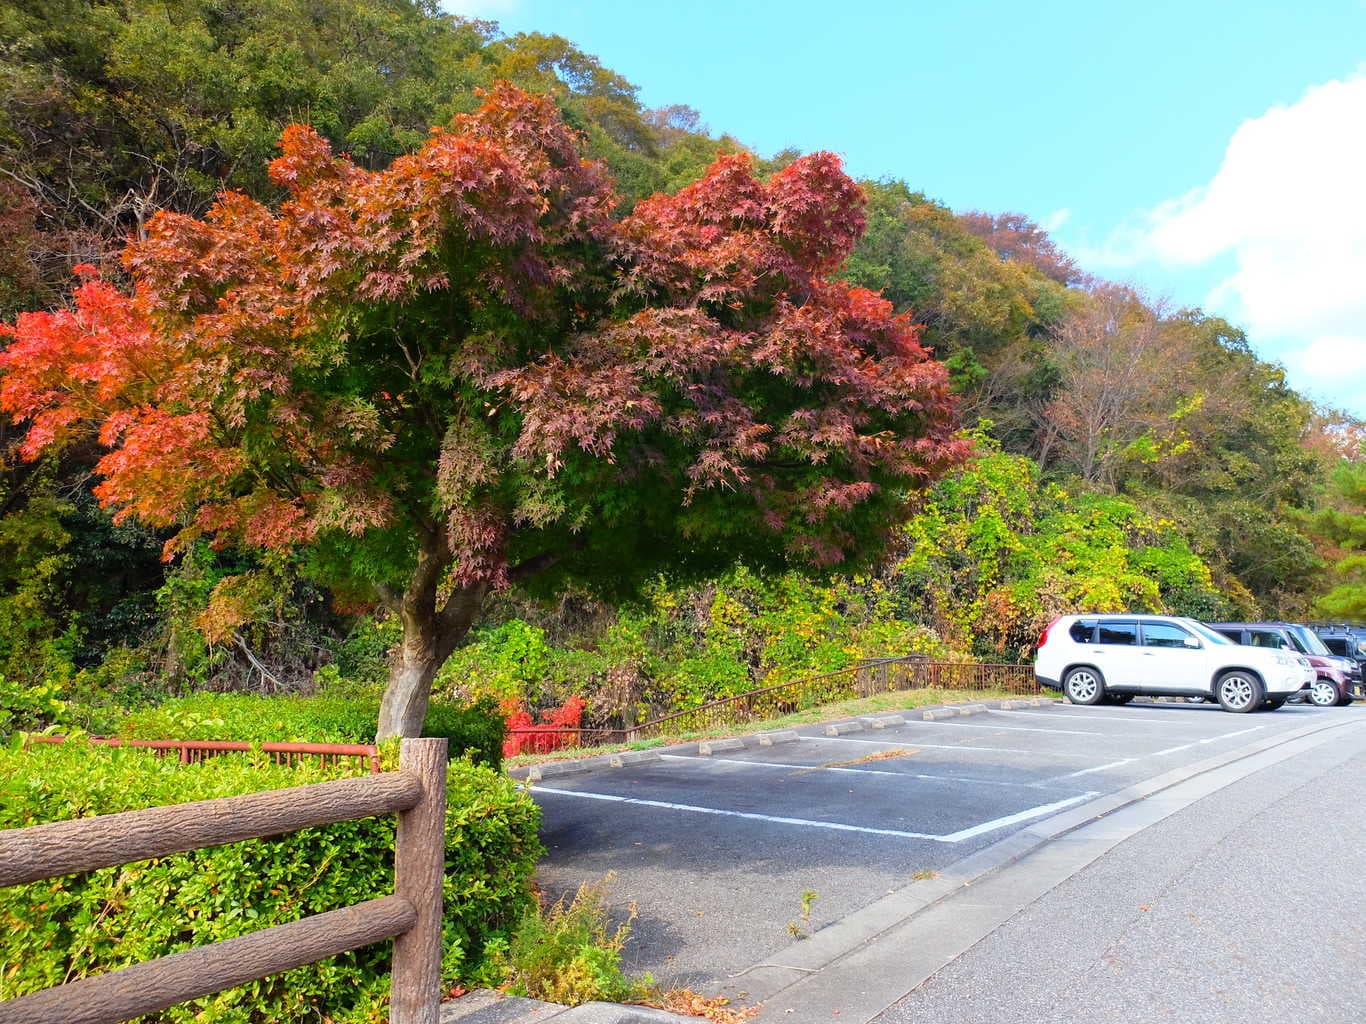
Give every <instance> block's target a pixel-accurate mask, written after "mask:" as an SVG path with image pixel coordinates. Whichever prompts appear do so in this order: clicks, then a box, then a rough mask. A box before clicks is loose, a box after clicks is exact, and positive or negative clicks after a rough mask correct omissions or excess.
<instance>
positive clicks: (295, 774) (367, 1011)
mask: <svg viewBox="0 0 1366 1024" xmlns="http://www.w3.org/2000/svg"><path fill="white" fill-rule="evenodd" d="M351 771H352V772H353V771H354V769H351ZM347 773H348V772H347V770H346V769H345V768H337V767H323V766H320V765H309V764H305V765H302V766H299V767H295V768H290V767H284V766H280V765H276V764H273V763H271V762H270V760H269V759H268V758H266V757H263V756H261V755H252V754H240V755H237V754H234V755H228V756H223V757H217V758H214V759H213V760H212V761H210V762H207V763H205V764H203V765H181V764H179V763H178V762H177V761H175V760H173V759H171V758H159V757H156V756H154V755H152V754H150V753H148V752H146V751H143V750H136V749H127V748H122V749H110V748H108V747H92V746H89V745H87V744H84V743H81V742H79V741H74V740H73V741H69V742H68V743H66V744H63V745H61V746H35V747H33V748H32V749H30V750H28V751H24V750H20V749H9V750H3V751H0V829H5V828H20V827H24V826H28V825H33V824H38V823H42V822H47V821H57V820H63V819H69V818H77V817H83V816H87V815H94V814H108V813H113V812H116V811H125V810H132V809H136V808H141V807H150V806H153V805H156V804H172V803H181V802H185V801H190V800H206V799H211V798H214V797H220V796H231V795H236V794H241V793H248V792H254V791H258V790H264V789H276V788H284V787H288V786H297V785H303V784H305V783H309V782H320V781H324V780H325V779H328V778H335V777H337V776H338V775H341V774H347ZM448 787H449V796H448V807H449V810H448V813H447V820H446V882H445V900H446V904H445V905H446V913H445V927H444V949H445V962H444V969H443V973H444V977H445V978H446V980H447V982H449V983H454V982H456V981H459V980H478V979H479V978H480V977H481V959H482V957H483V953H484V947H485V944H486V943H487V942H488V941H489V940H490V939H495V938H497V939H500V940H501V939H502V938H503V937H504V936H506V935H507V934H508V933H509V931H510V930H511V928H512V927H513V926H514V925H516V923H517V922H518V921H519V920H520V919H521V918H522V917H523V915H524V914H525V913H526V912H527V911H528V910H529V909H530V908H531V907H533V905H534V896H533V894H532V874H533V872H534V869H535V864H536V859H537V857H538V856H539V855H540V854H541V852H542V849H541V846H540V843H539V841H538V839H537V829H538V827H539V823H540V812H539V810H538V809H537V807H536V805H535V804H534V803H533V802H532V800H531V799H530V798H529V797H528V796H526V795H525V794H524V793H521V792H519V791H518V790H516V789H515V788H514V787H513V785H512V783H511V781H510V780H509V779H507V778H506V777H505V776H502V775H500V774H498V773H496V772H493V771H491V770H490V769H488V768H485V767H481V766H478V765H474V764H471V763H470V762H468V761H452V762H451V764H450V768H449V774H448ZM394 828H395V819H394V816H392V815H389V816H386V817H382V818H370V819H365V820H362V821H354V822H343V823H341V824H338V825H332V826H328V827H326V828H314V829H306V830H304V831H301V832H297V833H293V834H290V835H286V836H280V837H277V838H273V839H266V840H254V841H251V842H245V843H236V844H233V845H231V846H223V847H218V848H216V849H212V850H197V851H193V852H191V853H188V854H182V855H178V856H173V857H166V858H162V859H160V860H153V861H144V862H142V863H138V864H131V865H125V866H123V867H117V868H107V869H104V870H101V871H95V872H91V873H88V874H83V875H73V876H68V877H65V878H57V879H51V880H49V881H46V882H35V883H32V884H29V885H24V886H16V887H13V888H8V889H0V935H3V936H4V943H3V949H4V954H3V956H0V999H9V998H13V997H15V996H18V995H22V994H24V993H28V992H33V991H36V990H38V989H42V988H46V987H48V986H51V985H56V984H60V983H61V982H63V981H71V980H75V979H78V978H82V977H86V976H88V975H93V974H99V973H103V972H106V971H109V970H112V969H115V968H118V967H123V966H127V965H129V964H132V963H136V962H139V961H142V960H148V959H151V958H153V957H157V956H164V955H166V954H168V953H173V952H176V951H178V950H182V949H187V948H190V947H192V946H199V945H205V944H207V943H211V942H217V941H220V940H222V939H227V938H232V937H233V936H237V935H241V934H244V933H246V932H249V931H254V930H256V929H260V928H265V927H269V926H271V925H275V924H282V923H285V922H288V921H294V920H297V919H299V918H301V917H305V916H307V915H309V914H316V913H321V912H323V911H326V910H332V909H336V908H337V907H341V906H345V905H348V904H353V903H358V902H360V901H362V900H366V899H371V898H374V897H377V896H383V895H386V894H387V893H389V892H392V891H393V843H394ZM501 945H502V942H501V941H500V942H498V943H495V948H496V947H498V946H501ZM390 950H391V944H390V943H388V942H384V943H378V944H376V945H374V946H370V947H367V948H365V949H362V950H358V951H356V952H353V953H347V954H343V955H341V956H337V957H333V958H332V959H330V960H327V961H324V962H323V963H320V964H313V965H310V966H307V967H301V968H298V969H296V970H292V971H288V972H286V973H284V974H280V975H277V976H275V977H272V978H268V979H266V980H264V981H260V982H257V983H254V984H251V985H246V986H243V987H242V988H239V989H234V990H232V991H229V992H225V993H220V994H218V995H216V996H211V997H209V998H207V999H202V1000H198V1001H196V1002H193V1003H186V1004H184V1005H182V1006H179V1007H173V1008H172V1009H169V1010H166V1011H164V1012H163V1013H160V1014H157V1015H156V1016H154V1017H151V1018H148V1019H149V1020H154V1021H165V1022H171V1021H176V1022H179V1021H199V1022H209V1021H215V1022H216V1021H223V1022H232V1024H248V1022H250V1024H257V1022H266V1021H303V1020H311V1021H317V1020H319V1019H331V1020H333V1021H336V1022H338V1024H341V1022H350V1021H365V1020H376V1019H382V1016H383V1010H384V1005H383V1004H384V1000H385V998H386V996H387V992H388V970H389V957H390Z"/></svg>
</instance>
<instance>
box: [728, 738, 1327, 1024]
mask: <svg viewBox="0 0 1366 1024" xmlns="http://www.w3.org/2000/svg"><path fill="white" fill-rule="evenodd" d="M1350 724H1351V723H1349V722H1342V721H1338V722H1330V723H1328V724H1315V725H1310V726H1306V727H1304V728H1303V729H1297V730H1295V731H1294V732H1290V733H1285V734H1282V735H1280V736H1273V737H1267V738H1265V739H1261V740H1257V741H1254V742H1253V743H1250V744H1247V745H1246V746H1243V747H1240V748H1238V749H1237V750H1233V751H1228V752H1225V753H1222V754H1216V755H1214V756H1212V757H1209V758H1206V759H1205V760H1203V761H1198V762H1196V763H1194V764H1190V765H1186V766H1184V767H1181V768H1175V769H1172V770H1171V771H1168V772H1165V773H1163V774H1162V775H1158V776H1155V777H1153V778H1151V779H1146V780H1144V781H1142V782H1139V783H1135V784H1134V785H1132V786H1128V787H1126V788H1124V789H1122V790H1118V791H1116V792H1114V793H1108V794H1105V795H1103V796H1098V797H1096V798H1094V799H1092V800H1089V801H1087V802H1086V803H1084V804H1081V805H1079V806H1077V807H1074V808H1071V809H1070V810H1066V811H1062V812H1059V813H1057V814H1054V815H1051V816H1049V817H1047V818H1044V819H1043V820H1042V821H1039V822H1036V823H1034V824H1033V825H1030V826H1028V827H1027V828H1024V829H1021V830H1020V831H1018V832H1015V833H1013V834H1011V835H1009V836H1007V837H1006V838H1004V839H1002V840H1000V841H998V842H996V843H993V844H992V845H990V846H988V847H986V848H984V849H982V850H979V851H977V852H976V853H973V854H970V855H968V856H967V857H964V858H963V859H962V860H960V861H957V862H956V863H954V864H952V865H950V866H949V867H948V868H947V869H945V870H944V871H942V872H941V873H940V874H939V875H938V876H936V877H935V878H933V879H928V880H925V881H919V882H912V883H910V884H909V885H906V886H903V887H902V888H900V889H898V890H896V891H895V892H893V893H890V894H889V895H887V896H884V897H883V898H882V899H880V900H877V901H876V902H874V903H872V904H869V905H868V906H866V907H864V908H862V909H861V910H857V911H855V912H854V913H852V914H849V915H847V916H846V917H844V918H841V919H840V920H839V921H836V922H834V923H833V924H831V925H829V926H827V927H825V928H822V929H821V930H820V931H818V932H816V933H815V934H814V935H812V936H810V937H809V938H807V939H804V940H802V941H800V942H796V943H793V944H792V945H790V946H788V947H787V948H786V949H784V950H781V951H780V952H778V953H777V954H775V955H773V956H772V957H770V958H769V960H768V961H767V962H765V963H761V964H755V965H753V966H751V967H749V968H747V969H746V970H744V971H741V972H740V973H739V974H737V975H733V976H732V979H733V981H734V984H733V986H730V987H732V988H733V989H736V990H740V989H743V990H744V991H745V993H746V995H745V1001H746V1002H748V1003H751V1004H759V1003H770V1002H771V1001H772V1000H773V999H774V998H775V997H776V996H778V995H779V994H781V993H784V992H786V991H787V990H789V989H797V987H798V986H802V987H803V988H806V987H809V982H810V979H811V978H812V976H813V975H815V974H818V973H819V972H821V971H823V970H824V969H826V968H828V967H831V966H832V965H834V964H835V963H836V961H839V960H842V959H844V958H846V957H849V956H851V955H853V954H854V953H855V952H856V951H858V950H861V949H866V948H868V947H870V946H872V945H873V944H874V943H876V942H877V941H878V940H879V939H880V938H882V937H884V936H886V935H887V934H888V933H889V932H891V931H892V930H893V929H899V928H901V927H903V926H907V925H909V923H910V922H912V921H913V920H914V919H915V918H916V917H917V916H919V915H920V914H922V913H927V912H930V911H932V910H935V909H936V908H938V907H939V906H940V905H941V904H943V903H944V901H946V900H948V899H949V898H951V897H953V896H955V895H957V894H959V893H961V892H962V891H963V890H964V889H967V888H969V887H971V886H975V885H977V884H979V883H981V882H983V881H984V880H985V879H986V878H987V877H988V876H991V875H993V874H995V873H996V872H998V871H1001V870H1002V869H1004V868H1007V867H1009V866H1010V865H1012V864H1014V863H1015V862H1017V861H1019V860H1021V859H1022V858H1024V857H1026V856H1028V855H1030V854H1032V853H1035V852H1037V851H1038V850H1040V848H1041V847H1043V846H1045V845H1047V844H1049V843H1051V842H1053V841H1054V840H1057V839H1059V838H1061V837H1063V836H1066V835H1068V834H1069V833H1071V832H1074V831H1076V830H1078V829H1081V828H1083V827H1085V826H1087V825H1090V824H1092V823H1094V822H1097V821H1099V820H1100V819H1102V818H1106V817H1108V816H1110V815H1112V814H1114V813H1115V812H1117V811H1119V810H1122V809H1124V808H1127V807H1131V806H1133V805H1135V804H1138V803H1140V802H1142V801H1144V800H1146V799H1148V798H1150V797H1153V796H1155V795H1156V794H1158V793H1161V792H1162V791H1164V790H1167V789H1171V788H1172V787H1174V786H1177V785H1179V784H1181V783H1183V782H1186V781H1188V780H1190V779H1193V778H1195V777H1196V776H1199V775H1204V774H1207V773H1210V772H1214V771H1217V770H1219V769H1221V768H1225V767H1227V766H1229V765H1232V764H1235V763H1236V762H1239V761H1245V760H1247V759H1249V758H1254V757H1256V756H1257V755H1259V754H1262V753H1265V752H1267V751H1269V750H1272V749H1274V748H1276V747H1281V746H1285V745H1287V744H1291V743H1295V742H1297V741H1300V740H1304V739H1305V738H1307V737H1310V736H1314V735H1316V734H1318V733H1324V732H1328V731H1331V730H1336V729H1341V728H1343V727H1345V726H1347V725H1350ZM1325 739H1326V738H1325ZM1254 770H1260V769H1254ZM818 988H819V986H818ZM901 994H904V992H903V993H901ZM897 998H900V995H898V996H897ZM790 999H791V997H789V1002H790ZM886 1005H890V1004H884V1005H883V1006H880V1007H878V1011H879V1012H880V1011H881V1010H882V1009H884V1008H885V1006H886ZM811 1009H812V1010H813V1011H815V1012H813V1013H812V1014H811V1016H812V1017H813V1018H814V1017H816V1016H819V1017H821V1018H822V1019H828V1017H829V1013H828V1012H823V1013H822V1012H819V1011H817V1008H815V1007H812V1008H811ZM788 1013H790V1011H788ZM806 1015H807V1014H805V1012H804V1011H802V1010H798V1011H797V1017H796V1019H797V1021H798V1022H799V1024H800V1021H801V1019H802V1018H803V1016H806ZM769 1016H770V1015H769V1014H767V1013H765V1014H761V1015H760V1020H761V1021H762V1020H764V1019H769ZM792 1019H793V1018H792V1017H791V1016H789V1015H788V1014H785V1015H784V1020H792ZM845 1024H860V1019H859V1018H858V1017H856V1016H854V1015H851V1016H849V1017H848V1018H845Z"/></svg>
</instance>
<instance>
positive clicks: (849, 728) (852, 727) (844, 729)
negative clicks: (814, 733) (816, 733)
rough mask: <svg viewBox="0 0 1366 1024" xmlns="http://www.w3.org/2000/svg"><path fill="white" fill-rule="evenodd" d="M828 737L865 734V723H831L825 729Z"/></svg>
mask: <svg viewBox="0 0 1366 1024" xmlns="http://www.w3.org/2000/svg"><path fill="white" fill-rule="evenodd" d="M824 732H825V735H827V736H847V735H848V734H849V733H851V732H863V723H862V722H860V721H853V722H831V723H830V724H829V725H827V726H826V727H825V729H824Z"/></svg>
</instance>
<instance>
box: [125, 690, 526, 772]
mask: <svg viewBox="0 0 1366 1024" xmlns="http://www.w3.org/2000/svg"><path fill="white" fill-rule="evenodd" d="M378 721H379V701H378V700H375V699H368V700H367V699H364V698H346V697H328V696H323V697H263V696H259V695H256V694H246V693H197V694H194V695H192V696H189V697H181V698H177V699H175V700H168V701H166V702H165V703H163V704H159V705H158V706H156V707H154V708H148V709H146V710H143V711H135V712H133V713H132V714H130V715H128V716H127V717H125V718H124V719H123V720H122V721H121V722H120V723H119V727H118V733H119V735H121V736H127V737H129V738H131V739H155V740H163V739H172V740H225V739H226V740H247V741H258V742H273V743H373V742H374V741H375V725H376V723H377V722H378ZM505 732H506V728H505V726H504V723H503V718H502V715H501V714H500V713H499V711H498V708H497V706H496V705H495V704H494V703H493V702H492V701H476V702H475V703H473V704H464V705H461V704H451V703H445V702H437V701H433V702H432V705H431V708H430V709H429V710H428V712H427V721H426V723H425V724H424V726H423V730H422V735H424V736H444V737H446V738H447V739H448V740H449V741H450V750H451V756H452V757H460V756H461V755H463V754H469V755H470V756H471V757H472V758H473V759H474V760H475V761H476V762H477V763H479V764H483V765H487V766H488V767H490V768H495V769H496V768H498V767H500V766H501V765H502V758H503V739H504V735H505Z"/></svg>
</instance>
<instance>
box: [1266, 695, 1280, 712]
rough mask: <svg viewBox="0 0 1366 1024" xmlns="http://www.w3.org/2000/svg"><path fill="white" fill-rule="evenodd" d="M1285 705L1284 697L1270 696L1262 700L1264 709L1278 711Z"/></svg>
mask: <svg viewBox="0 0 1366 1024" xmlns="http://www.w3.org/2000/svg"><path fill="white" fill-rule="evenodd" d="M1284 705H1285V698H1284V697H1268V698H1267V699H1266V700H1264V701H1262V710H1263V711H1276V710H1279V709H1280V708H1281V707H1283V706H1284Z"/></svg>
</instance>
